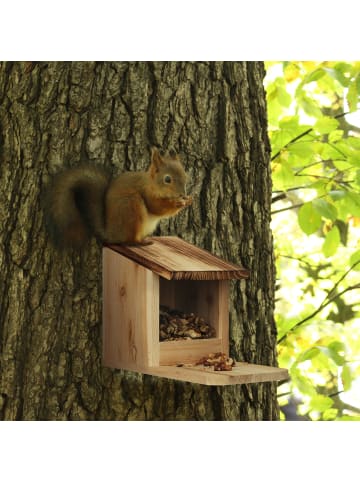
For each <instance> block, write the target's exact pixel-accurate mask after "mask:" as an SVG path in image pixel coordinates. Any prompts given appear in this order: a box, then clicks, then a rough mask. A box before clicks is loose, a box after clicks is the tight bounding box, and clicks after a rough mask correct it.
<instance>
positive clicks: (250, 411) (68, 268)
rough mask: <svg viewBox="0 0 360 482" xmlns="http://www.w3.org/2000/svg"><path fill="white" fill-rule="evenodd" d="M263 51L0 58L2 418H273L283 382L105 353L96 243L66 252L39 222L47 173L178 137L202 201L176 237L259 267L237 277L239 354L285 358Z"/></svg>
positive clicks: (144, 157)
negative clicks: (121, 366) (134, 361)
mask: <svg viewBox="0 0 360 482" xmlns="http://www.w3.org/2000/svg"><path fill="white" fill-rule="evenodd" d="M263 76H264V67H263V64H262V63H261V62H154V63H153V62H130V63H129V62H50V63H45V62H40V63H37V62H15V63H11V62H8V63H7V62H5V63H2V64H0V179H1V182H0V209H1V224H0V243H1V248H0V249H1V251H0V289H1V314H0V343H1V353H0V363H1V366H0V414H1V415H0V418H1V419H3V420H273V419H276V418H277V417H278V407H277V402H276V383H260V384H252V385H235V386H229V387H207V386H201V385H195V384H190V383H182V382H176V381H171V380H167V379H161V378H157V377H151V376H147V375H141V374H136V373H132V372H127V371H123V370H112V369H109V368H104V367H103V366H102V359H101V310H102V305H101V302H102V300H101V289H102V286H101V246H100V245H99V244H98V243H97V242H96V241H95V240H93V241H92V242H91V243H89V245H88V246H87V247H86V248H84V249H82V250H81V251H80V252H70V253H63V252H59V251H57V250H56V249H55V248H54V247H53V246H52V244H51V242H50V240H49V237H48V234H47V232H46V230H45V226H44V217H43V211H42V195H43V191H44V187H45V186H46V184H47V183H48V181H49V178H50V177H51V176H52V175H53V174H54V173H55V172H57V171H59V170H61V169H62V168H64V167H68V166H73V165H76V164H78V163H80V162H90V163H97V164H100V165H104V166H106V167H107V168H109V169H110V170H111V171H112V172H113V174H117V173H119V172H121V171H123V170H142V169H145V168H147V165H148V160H149V146H151V145H158V146H161V147H162V148H164V149H167V148H169V147H174V148H175V149H176V150H178V151H179V152H180V153H181V154H182V158H183V161H184V165H185V167H186V170H187V172H188V173H189V175H190V183H189V189H188V190H189V192H190V193H191V194H192V195H193V197H194V203H193V205H192V206H191V207H190V208H189V209H186V210H184V211H183V212H181V213H180V214H179V215H177V217H175V218H173V219H171V220H169V221H164V222H162V224H161V225H160V228H159V230H158V231H157V232H156V234H175V235H179V236H181V237H183V238H184V239H185V240H187V241H190V242H192V243H194V244H195V245H197V246H201V247H204V248H206V249H208V250H209V251H211V252H212V253H214V254H217V255H219V256H221V257H223V258H225V259H227V260H229V261H233V262H236V263H238V262H241V263H242V264H243V265H244V266H245V267H247V268H248V269H250V271H251V275H250V279H249V280H246V281H241V282H234V283H233V284H232V290H231V304H230V346H231V354H232V355H233V356H234V357H235V358H236V359H238V360H245V361H248V362H253V363H260V364H267V365H275V364H276V349H275V347H276V331H275V325H274V320H273V304H274V263H273V261H274V260H273V248H272V237H271V232H270V225H269V224H270V199H271V196H270V194H271V178H270V168H269V157H270V156H269V150H270V149H269V143H268V139H267V131H266V105H265V94H264V89H263V86H262V80H263Z"/></svg>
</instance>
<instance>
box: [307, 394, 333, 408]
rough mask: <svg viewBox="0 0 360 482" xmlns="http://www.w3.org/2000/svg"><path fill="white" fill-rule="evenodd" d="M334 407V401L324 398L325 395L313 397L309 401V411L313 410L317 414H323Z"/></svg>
mask: <svg viewBox="0 0 360 482" xmlns="http://www.w3.org/2000/svg"><path fill="white" fill-rule="evenodd" d="M333 405H334V400H332V399H331V398H330V397H325V395H320V394H317V395H314V396H313V397H311V400H310V410H315V411H317V412H324V411H325V410H328V409H329V408H331V407H332V406H333Z"/></svg>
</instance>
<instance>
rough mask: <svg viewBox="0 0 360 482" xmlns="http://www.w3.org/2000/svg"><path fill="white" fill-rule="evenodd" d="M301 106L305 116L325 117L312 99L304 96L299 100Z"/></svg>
mask: <svg viewBox="0 0 360 482" xmlns="http://www.w3.org/2000/svg"><path fill="white" fill-rule="evenodd" d="M299 105H300V106H301V107H302V108H303V110H304V112H305V114H307V115H309V116H312V117H321V116H322V115H323V113H322V111H321V109H320V107H319V106H318V104H317V103H316V102H315V101H313V100H312V99H311V98H310V97H307V96H305V95H304V96H302V98H300V99H299Z"/></svg>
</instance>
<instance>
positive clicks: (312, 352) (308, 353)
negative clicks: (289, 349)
mask: <svg viewBox="0 0 360 482" xmlns="http://www.w3.org/2000/svg"><path fill="white" fill-rule="evenodd" d="M319 353H320V350H319V348H318V347H317V346H312V347H311V348H309V349H308V350H305V351H303V352H302V353H300V355H299V356H298V358H297V360H296V361H297V362H298V363H301V362H303V361H306V360H311V359H312V358H314V357H315V356H317V355H318V354H319Z"/></svg>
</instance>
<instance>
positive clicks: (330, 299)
mask: <svg viewBox="0 0 360 482" xmlns="http://www.w3.org/2000/svg"><path fill="white" fill-rule="evenodd" d="M359 263H360V260H359V261H356V263H354V264H353V265H352V266H350V268H349V269H348V270H347V271H346V272H345V273H344V275H343V276H341V278H339V279H338V281H337V282H336V283H335V285H334V287H333V288H332V289H331V291H329V293H328V294H327V295H326V297H325V298H324V300H323V301H322V303H321V304H320V306H319V307H318V308H317V309H316V310H315V311H313V312H312V313H311V314H310V315H308V316H306V317H305V318H303V319H302V320H301V321H299V322H298V323H296V325H294V326H293V327H292V328H290V329H289V331H287V332H286V333H285V334H284V335H283V336H282V337H281V338H279V340H278V342H277V343H278V344H280V343H281V342H283V341H284V340H285V338H286V337H287V336H288V335H289V333H292V332H293V331H294V330H295V329H296V328H298V327H299V326H301V325H303V324H304V323H306V322H307V321H309V320H311V318H313V317H314V316H316V315H317V314H318V313H320V311H322V310H323V309H324V308H326V307H327V306H328V305H329V304H330V303H332V302H333V301H334V300H336V299H337V298H339V297H341V296H342V295H343V294H345V293H347V292H348V291H352V290H356V289H360V283H357V284H355V285H352V286H348V287H347V288H345V289H344V290H343V291H340V293H337V294H336V295H334V296H332V297H331V293H334V291H335V290H336V288H337V287H338V286H339V284H340V283H341V281H343V280H344V278H345V277H346V276H347V275H348V274H349V273H350V271H352V270H353V269H354V267H355V266H357V265H358V264H359Z"/></svg>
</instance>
